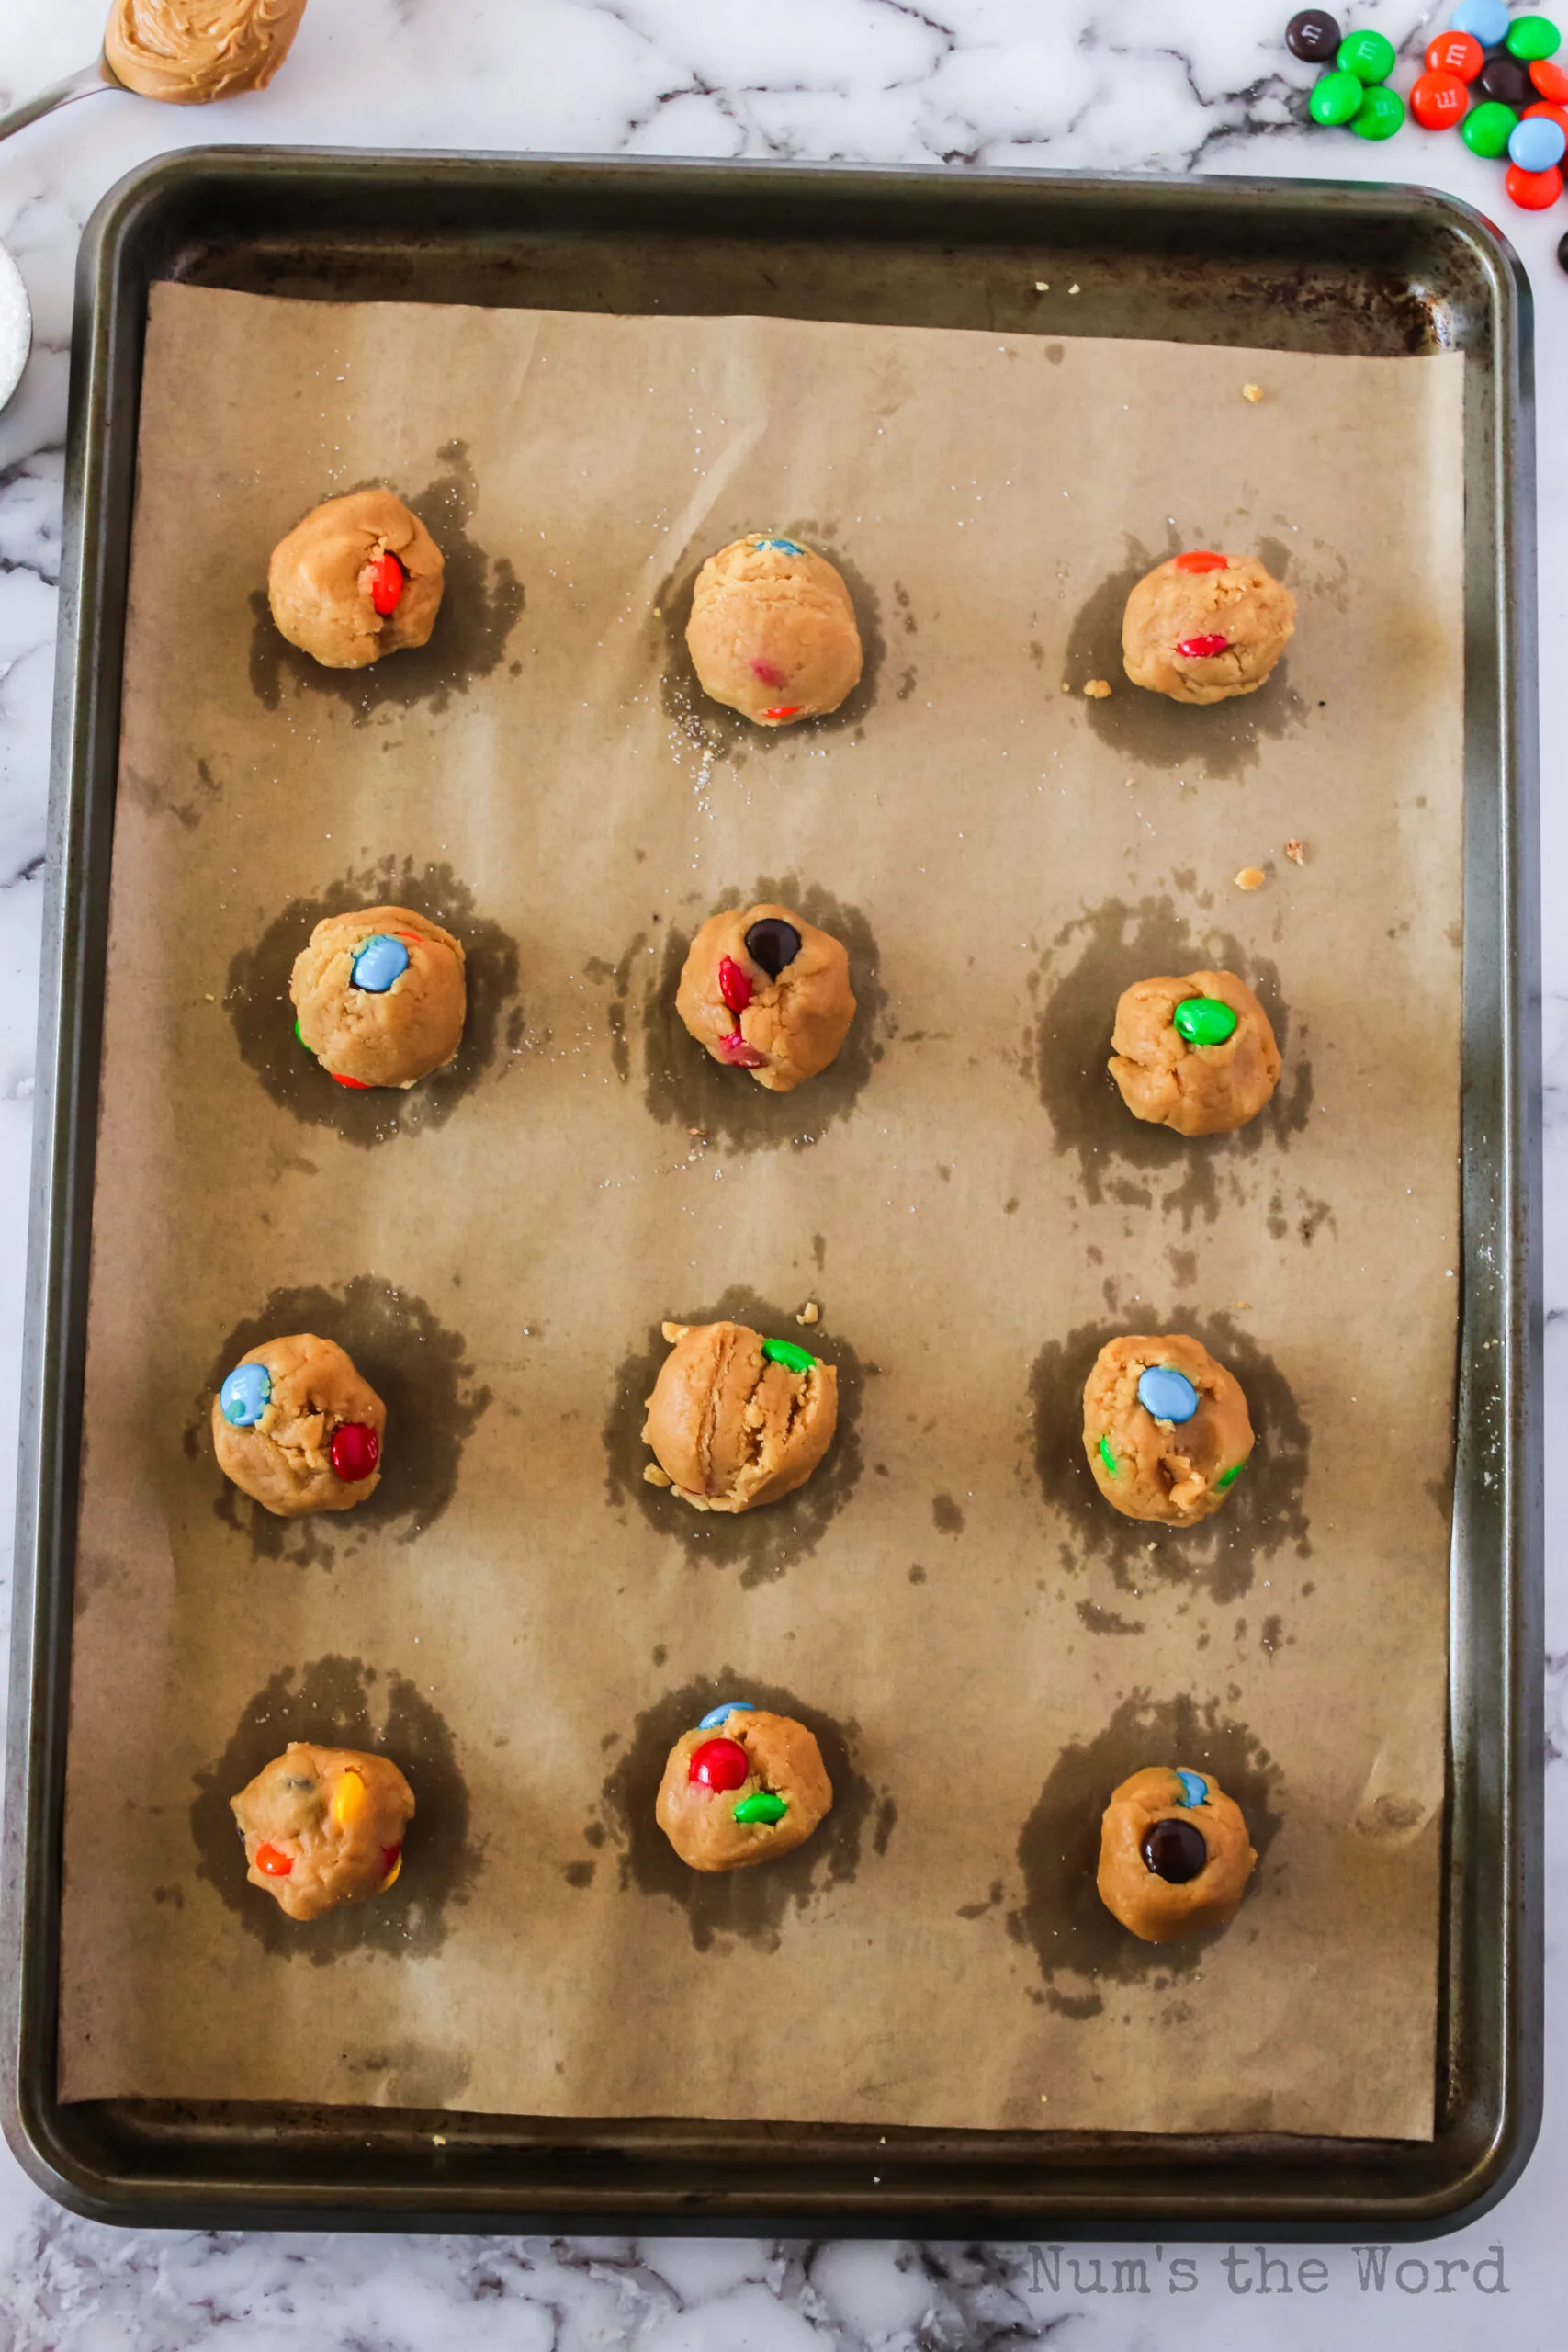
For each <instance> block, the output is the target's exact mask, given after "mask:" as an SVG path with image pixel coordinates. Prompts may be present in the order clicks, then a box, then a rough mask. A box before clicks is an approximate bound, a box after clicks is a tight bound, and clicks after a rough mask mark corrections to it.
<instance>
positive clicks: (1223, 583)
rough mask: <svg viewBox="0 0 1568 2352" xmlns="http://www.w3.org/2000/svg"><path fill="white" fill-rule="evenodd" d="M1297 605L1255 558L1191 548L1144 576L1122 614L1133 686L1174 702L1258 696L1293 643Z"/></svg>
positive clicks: (1124, 656)
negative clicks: (1146, 688) (1144, 687)
mask: <svg viewBox="0 0 1568 2352" xmlns="http://www.w3.org/2000/svg"><path fill="white" fill-rule="evenodd" d="M1295 625H1296V600H1295V598H1294V597H1293V596H1292V594H1291V592H1290V590H1289V589H1288V588H1286V587H1284V586H1283V585H1282V584H1281V582H1279V581H1278V580H1276V579H1274V578H1273V577H1272V576H1271V574H1270V573H1269V572H1268V571H1265V570H1264V568H1263V566H1262V565H1261V564H1260V563H1259V562H1258V560H1257V558H1256V557H1255V556H1249V555H1217V554H1215V553H1214V551H1213V549H1212V548H1191V549H1189V550H1188V551H1187V552H1186V553H1185V554H1182V555H1173V556H1171V557H1169V558H1168V560H1166V561H1165V562H1164V563H1156V566H1155V568H1154V570H1153V571H1146V572H1145V574H1144V577H1143V578H1142V579H1141V580H1140V581H1139V582H1138V584H1137V586H1136V587H1135V588H1134V591H1133V593H1132V594H1131V595H1130V596H1129V597H1128V599H1127V609H1126V611H1125V612H1124V613H1123V615H1122V664H1123V667H1124V668H1125V670H1126V673H1127V675H1128V676H1129V677H1130V678H1131V679H1132V681H1133V684H1134V685H1135V686H1147V687H1148V688H1149V689H1150V691H1151V692H1152V693H1154V694H1160V695H1169V697H1170V699H1171V701H1172V702H1190V703H1208V702H1228V701H1229V700H1230V698H1231V696H1232V695H1250V694H1256V693H1257V691H1258V687H1259V686H1260V685H1262V684H1263V683H1264V681H1265V680H1266V679H1267V678H1268V676H1269V673H1270V672H1271V671H1272V670H1273V667H1274V664H1275V663H1276V662H1278V660H1279V659H1280V654H1281V653H1283V651H1284V650H1285V648H1286V646H1287V645H1288V644H1289V642H1290V639H1291V636H1292V631H1293V630H1294V628H1295Z"/></svg>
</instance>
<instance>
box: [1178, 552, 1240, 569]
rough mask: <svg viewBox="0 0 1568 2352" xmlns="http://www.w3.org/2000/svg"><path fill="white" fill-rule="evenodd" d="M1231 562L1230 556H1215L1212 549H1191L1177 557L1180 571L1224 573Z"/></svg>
mask: <svg viewBox="0 0 1568 2352" xmlns="http://www.w3.org/2000/svg"><path fill="white" fill-rule="evenodd" d="M1229 561H1230V558H1229V556H1228V555H1215V554H1214V552H1213V549H1212V548H1189V549H1188V551H1187V553H1186V554H1185V555H1179V556H1178V557H1177V559H1176V568H1177V570H1178V571H1224V569H1225V567H1226V565H1227V564H1228V563H1229Z"/></svg>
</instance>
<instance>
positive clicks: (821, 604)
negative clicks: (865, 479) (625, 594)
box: [686, 533, 863, 727]
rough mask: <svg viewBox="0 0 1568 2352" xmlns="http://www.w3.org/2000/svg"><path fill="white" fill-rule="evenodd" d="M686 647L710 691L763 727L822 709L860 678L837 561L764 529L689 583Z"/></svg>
mask: <svg viewBox="0 0 1568 2352" xmlns="http://www.w3.org/2000/svg"><path fill="white" fill-rule="evenodd" d="M686 650H687V651H688V652H689V653H690V655H691V657H692V667H693V668H694V670H695V672H696V673H697V683H698V684H699V685H700V686H701V687H702V690H703V692H704V694H705V695H712V697H713V699H714V701H715V702H721V703H724V704H725V705H726V706H727V707H728V708H729V709H731V710H738V711H739V713H740V715H741V717H742V718H750V719H751V720H753V721H754V722H755V723H756V725H757V726H759V727H789V726H792V725H793V724H794V723H795V720H796V719H801V718H825V717H826V716H827V714H828V712H829V711H830V710H837V709H838V707H839V705H840V703H841V702H842V701H843V700H844V697H845V696H846V695H849V694H851V693H852V692H853V690H854V688H855V687H856V686H857V685H858V684H860V674H861V669H862V664H863V656H862V652H861V641H860V629H859V628H858V627H857V625H856V622H855V608H854V605H853V602H852V599H851V596H850V592H849V590H848V589H847V588H846V587H845V585H844V582H843V578H842V575H841V574H840V571H838V569H837V567H836V566H835V565H833V564H831V563H829V560H828V559H827V557H826V556H824V555H818V554H817V553H816V552H815V550H814V549H812V548H808V547H805V546H803V545H802V543H801V542H800V540H798V539H790V538H784V537H779V536H773V535H769V534H767V533H753V534H752V535H750V537H746V538H744V539H734V540H732V541H731V542H730V544H729V546H728V547H727V548H720V549H719V551H718V553H717V554H716V555H710V556H709V558H708V560H707V561H706V562H705V564H704V566H703V568H702V570H701V571H699V572H698V574H697V584H696V586H695V588H694V590H693V592H692V616H691V619H690V620H689V621H688V622H687V624H686Z"/></svg>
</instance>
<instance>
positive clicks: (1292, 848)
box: [1285, 834, 1307, 865]
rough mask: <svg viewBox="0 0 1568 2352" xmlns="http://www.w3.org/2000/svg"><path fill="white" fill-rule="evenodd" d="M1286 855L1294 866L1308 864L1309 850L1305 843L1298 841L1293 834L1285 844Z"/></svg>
mask: <svg viewBox="0 0 1568 2352" xmlns="http://www.w3.org/2000/svg"><path fill="white" fill-rule="evenodd" d="M1285 855H1286V856H1287V857H1288V858H1289V859H1290V861H1291V864H1292V865H1305V864H1306V862H1307V849H1306V843H1305V842H1299V841H1297V840H1296V839H1295V837H1294V835H1293V834H1292V838H1291V839H1290V840H1289V841H1288V842H1286V843H1285Z"/></svg>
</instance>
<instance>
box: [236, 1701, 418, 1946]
mask: <svg viewBox="0 0 1568 2352" xmlns="http://www.w3.org/2000/svg"><path fill="white" fill-rule="evenodd" d="M229 1804H230V1810H231V1813H232V1814H233V1815H234V1819H235V1820H236V1822H237V1823H238V1824H239V1828H240V1835H241V1837H242V1838H243V1840H244V1845H245V1864H246V1876H247V1877H248V1878H249V1880H250V1883H251V1884H252V1885H253V1886H259V1887H262V1888H263V1889H265V1892H266V1893H267V1894H270V1895H271V1896H272V1898H273V1900H274V1901H275V1902H276V1905H277V1906H278V1909H279V1910H280V1911H286V1912H287V1913H288V1917H290V1918H291V1919H319V1918H320V1917H321V1914H322V1913H323V1912H324V1911H334V1910H336V1908H337V1906H338V1905H339V1904H340V1903H364V1902H366V1901H367V1899H368V1897H369V1896H371V1895H373V1894H385V1893H386V1891H387V1889H388V1888H389V1886H391V1885H393V1884H395V1883H396V1881H397V1879H398V1876H399V1873H400V1871H401V1870H402V1866H403V1834H404V1832H405V1830H406V1829H407V1827H408V1825H409V1823H410V1822H411V1821H412V1819H413V1813H414V1802H413V1791H412V1789H411V1788H410V1786H409V1784H408V1782H407V1781H405V1780H404V1778H403V1776H402V1774H401V1772H400V1770H398V1767H397V1766H396V1765H395V1764H394V1763H393V1762H392V1760H391V1758H389V1757H387V1756H372V1755H368V1754H367V1753H366V1752H365V1751H364V1750H363V1749H360V1748H357V1747H317V1746H316V1745H315V1743H314V1742H313V1741H311V1740H306V1739H291V1740H290V1741H289V1743H288V1747H287V1748H286V1749H285V1750H284V1752H283V1754H282V1755H281V1756H275V1757H274V1758H273V1759H272V1762H271V1763H270V1764H265V1765H264V1766H263V1767H262V1770H260V1771H259V1772H258V1773H257V1774H256V1777H255V1779H254V1781H251V1782H250V1783H249V1784H248V1786H247V1787H245V1788H243V1789H242V1790H241V1791H240V1793H239V1795H238V1796H237V1797H231V1799H230V1801H229Z"/></svg>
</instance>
